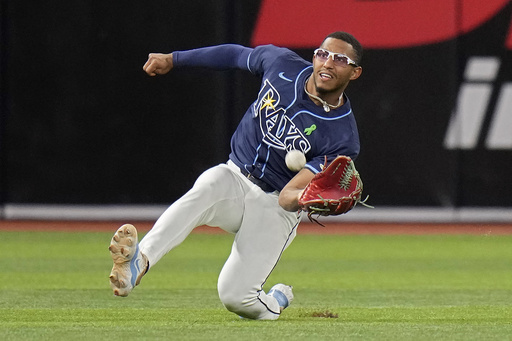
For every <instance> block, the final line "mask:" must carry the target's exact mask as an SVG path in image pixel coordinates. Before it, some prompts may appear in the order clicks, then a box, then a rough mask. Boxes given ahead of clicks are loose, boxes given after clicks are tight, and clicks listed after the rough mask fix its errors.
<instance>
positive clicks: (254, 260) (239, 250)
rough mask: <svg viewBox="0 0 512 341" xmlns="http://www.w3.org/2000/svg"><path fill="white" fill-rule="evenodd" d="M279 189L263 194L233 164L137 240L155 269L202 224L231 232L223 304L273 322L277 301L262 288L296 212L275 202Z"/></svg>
mask: <svg viewBox="0 0 512 341" xmlns="http://www.w3.org/2000/svg"><path fill="white" fill-rule="evenodd" d="M278 196H279V193H278V192H277V191H275V192H271V193H265V192H264V191H263V190H261V188H260V187H258V186H257V185H255V184H254V183H252V182H251V181H249V180H248V179H247V178H246V177H244V175H243V174H242V173H241V172H240V169H239V168H238V167H237V166H236V165H235V164H234V163H233V162H231V161H228V163H227V164H220V165H217V166H215V167H213V168H210V169H208V170H206V171H205V172H204V173H203V174H201V175H200V176H199V178H198V179H197V180H196V182H195V184H194V186H193V187H192V189H191V190H190V191H188V192H187V193H186V194H185V195H184V196H183V197H181V198H180V199H178V200H177V201H176V202H175V203H173V204H172V205H171V206H170V207H169V208H168V209H167V210H166V211H165V212H164V213H163V214H162V215H161V216H160V218H159V219H158V220H157V221H156V223H155V225H154V226H153V228H152V229H151V230H150V231H149V232H148V233H147V234H146V235H145V236H144V238H143V239H142V240H141V242H140V250H141V251H142V253H144V254H145V255H146V257H148V260H149V264H150V266H153V265H155V264H156V263H157V262H158V261H159V260H160V259H161V258H162V257H163V256H164V255H165V254H166V253H168V252H169V251H171V250H172V249H173V248H175V247H176V246H178V245H179V244H180V243H182V242H183V241H184V240H185V238H186V237H187V236H188V235H189V234H190V233H191V232H192V230H193V229H194V228H195V227H197V226H201V225H208V226H212V227H220V228H221V229H223V230H224V231H227V232H229V233H233V234H235V238H234V242H233V245H232V249H231V254H230V255H229V257H228V259H227V261H226V263H225V264H224V266H223V268H222V270H221V272H220V275H219V278H218V284H217V289H218V292H219V297H220V300H221V301H222V303H223V304H224V306H225V307H226V308H227V309H228V310H229V311H232V312H234V313H236V314H238V315H240V316H242V317H246V318H251V319H266V320H273V319H277V318H278V317H279V314H280V308H279V304H278V303H277V300H276V299H275V298H274V297H272V296H268V295H267V294H266V293H265V292H264V291H263V290H262V288H263V285H264V284H265V282H266V281H267V278H268V276H269V275H270V274H271V272H272V270H273V269H274V267H275V266H276V264H277V262H278V261H279V259H280V257H281V254H282V253H283V251H284V250H285V249H286V248H287V247H288V246H289V245H290V243H291V242H292V240H293V239H294V237H295V235H296V228H297V226H298V224H299V221H300V214H299V213H296V212H288V211H286V210H284V209H283V208H281V206H279V204H278Z"/></svg>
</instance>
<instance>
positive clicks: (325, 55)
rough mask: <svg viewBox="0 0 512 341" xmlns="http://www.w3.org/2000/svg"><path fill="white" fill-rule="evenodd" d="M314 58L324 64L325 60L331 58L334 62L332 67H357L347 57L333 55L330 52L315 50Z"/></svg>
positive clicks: (339, 54)
mask: <svg viewBox="0 0 512 341" xmlns="http://www.w3.org/2000/svg"><path fill="white" fill-rule="evenodd" d="M315 57H316V58H318V60H319V61H321V62H326V61H327V59H329V58H331V57H332V60H333V62H334V65H337V66H342V67H347V66H348V65H354V66H359V65H357V63H356V62H355V61H353V60H352V59H350V57H349V56H347V55H346V54H343V53H334V52H331V51H327V50H324V49H316V50H315Z"/></svg>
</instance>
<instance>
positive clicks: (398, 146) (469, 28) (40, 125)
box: [0, 0, 512, 220]
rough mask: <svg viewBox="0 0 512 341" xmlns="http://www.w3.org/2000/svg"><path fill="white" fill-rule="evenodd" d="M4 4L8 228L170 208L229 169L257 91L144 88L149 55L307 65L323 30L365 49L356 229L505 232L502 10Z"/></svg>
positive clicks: (354, 93)
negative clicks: (294, 59) (232, 54)
mask: <svg viewBox="0 0 512 341" xmlns="http://www.w3.org/2000/svg"><path fill="white" fill-rule="evenodd" d="M290 8H293V9H294V10H292V11H290ZM0 9H1V11H0V24H1V25H0V39H1V43H2V45H1V46H2V49H1V53H0V86H1V97H0V102H1V103H0V204H1V205H3V206H2V207H3V209H2V211H3V217H4V218H9V217H18V216H30V215H31V214H34V213H33V212H40V214H41V215H44V212H45V211H46V209H48V207H68V208H70V207H74V209H73V210H72V211H74V212H78V213H77V215H79V216H80V214H81V213H80V212H82V211H81V210H82V208H84V207H85V208H86V209H88V208H89V207H94V210H95V211H96V212H103V211H104V210H106V211H109V212H112V211H111V210H110V209H109V207H112V206H119V207H121V206H122V207H130V206H133V205H135V206H137V207H139V206H143V207H162V206H163V207H165V206H167V205H168V203H171V202H172V201H174V200H176V199H177V198H178V197H179V196H181V195H182V194H183V193H184V192H185V191H186V190H187V189H188V188H190V187H191V185H192V184H193V182H194V180H195V179H196V177H197V176H198V175H199V174H200V173H201V172H202V171H203V170H204V169H206V168H208V167H210V166H213V165H215V164H218V163H221V162H225V161H226V158H227V155H228V153H229V138H230V135H231V133H232V132H233V131H234V129H235V128H236V125H237V123H238V121H239V119H240V117H241V116H242V114H243V112H244V111H245V108H246V107H247V106H248V105H250V103H251V102H252V101H253V100H254V98H255V96H256V92H257V91H258V89H259V79H257V78H254V77H253V76H252V75H250V74H247V73H243V72H239V71H229V72H213V71H208V70H197V69H194V70H176V71H175V72H173V73H172V75H169V76H165V77H157V78H151V77H148V76H146V75H145V74H144V73H143V72H142V65H143V64H144V62H145V60H146V58H147V54H148V53H149V52H170V51H173V50H182V49H190V48H195V47H200V46H207V45H213V44H221V43H238V44H243V45H248V46H251V45H256V44H268V43H273V44H276V45H283V46H289V47H291V48H292V49H293V50H295V51H296V52H297V53H299V54H300V55H301V56H303V57H305V58H307V59H310V58H311V56H312V52H313V50H314V49H315V48H316V47H317V46H318V45H319V44H320V42H321V40H322V39H323V37H324V36H325V35H326V34H328V33H330V32H332V31H336V30H345V31H349V32H352V33H353V34H354V35H355V36H357V37H358V38H359V39H360V40H361V42H362V43H363V45H364V46H365V49H366V51H365V56H364V59H363V68H364V72H363V75H362V77H361V78H360V79H358V80H357V81H355V82H353V83H351V85H350V86H349V89H348V90H347V94H348V96H349V97H350V98H351V101H352V105H353V107H354V111H355V114H356V117H357V122H358V126H359V129H360V136H361V147H362V150H361V155H360V157H359V158H358V160H357V161H356V166H357V168H358V169H359V171H360V173H361V175H362V178H363V181H364V185H365V195H366V194H369V195H370V202H371V204H372V205H375V206H376V207H377V209H375V210H374V211H366V210H365V211H362V210H361V217H368V216H370V217H375V218H372V219H377V218H376V217H379V219H389V218H386V217H390V216H393V217H396V216H398V217H400V216H404V217H410V218H409V219H411V217H412V218H413V217H415V216H416V215H417V214H420V216H422V217H425V219H427V218H428V217H430V218H431V219H434V220H435V219H448V220H461V219H462V220H466V219H469V218H467V217H473V218H472V219H481V218H480V217H482V216H485V217H487V218H486V219H491V220H492V219H498V220H503V219H505V220H507V219H508V220H510V219H511V218H510V213H509V212H510V211H512V176H511V174H512V173H511V169H512V115H511V113H512V27H511V17H512V15H511V14H512V3H511V2H510V1H508V0H507V1H504V0H487V1H478V0H432V1H428V2H427V1H357V0H338V1H323V0H319V1H317V2H315V5H314V6H313V5H311V2H310V1H304V0H288V1H285V0H283V1H271V0H261V1H236V0H217V1H205V0H187V1H171V2H170V1H162V0H156V1H153V2H152V3H151V6H148V4H147V3H142V2H141V3H138V2H128V3H127V2H120V1H104V2H97V1H80V2H70V1H64V0H55V1H51V2H36V3H33V2H30V3H29V2H27V1H26V0H16V1H14V0H5V1H2V4H1V8H0ZM319 9H322V10H319ZM283 13H286V17H285V18H283ZM27 205H28V206H27ZM62 205H63V206H62ZM105 205H106V206H105ZM41 207H42V208H43V211H41V210H39V208H41ZM105 207H106V209H105ZM379 207H386V209H382V210H381V209H380V208H379ZM36 208H37V209H36ZM44 208H46V209H44ZM387 208H389V209H391V210H393V212H394V213H387V212H390V211H388V209H387ZM51 211H52V210H49V211H46V212H51ZM59 211H60V212H61V214H64V215H65V212H67V211H68V210H67V209H65V210H61V209H60V208H59V209H57V210H56V211H55V212H59ZM156 211H158V209H157V210H156ZM156 211H153V209H152V208H151V209H149V211H148V212H151V213H149V215H150V216H151V217H153V215H154V213H155V212H156ZM31 212H32V213H31ZM91 212H92V211H91ZM120 212H124V211H123V209H121V211H120ZM141 212H146V211H145V210H142V211H141ZM358 212H359V211H357V213H356V212H354V213H353V214H352V213H351V214H350V215H347V217H354V219H355V218H356V217H357V216H358V215H359V213H358ZM366 212H368V213H366ZM370 212H374V213H370ZM408 212H416V213H408ZM417 212H420V213H417ZM421 212H424V214H422V213H421ZM489 212H490V213H489ZM91 214H92V215H93V216H94V214H100V213H94V212H93V213H91ZM141 214H143V215H144V214H145V213H141ZM438 216H439V217H441V218H436V217H438ZM495 217H498V218H495ZM362 219H363V218H362ZM364 219H366V218H364ZM393 219H397V218H393ZM421 219H423V218H421Z"/></svg>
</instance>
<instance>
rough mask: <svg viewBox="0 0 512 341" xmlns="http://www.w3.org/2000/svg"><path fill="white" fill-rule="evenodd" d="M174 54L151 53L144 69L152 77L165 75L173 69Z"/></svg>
mask: <svg viewBox="0 0 512 341" xmlns="http://www.w3.org/2000/svg"><path fill="white" fill-rule="evenodd" d="M173 66H174V65H173V61H172V53H168V54H164V53H150V54H149V57H148V60H147V62H146V64H144V66H143V67H142V69H143V70H144V71H146V73H147V74H148V75H150V76H156V75H165V74H166V73H168V72H169V71H171V69H172V68H173Z"/></svg>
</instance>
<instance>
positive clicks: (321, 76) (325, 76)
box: [320, 72, 332, 80]
mask: <svg viewBox="0 0 512 341" xmlns="http://www.w3.org/2000/svg"><path fill="white" fill-rule="evenodd" d="M320 78H322V79H323V80H329V79H332V75H330V74H328V73H323V72H321V73H320Z"/></svg>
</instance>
